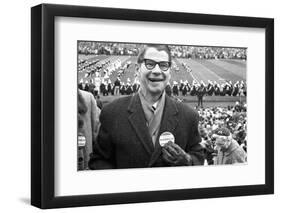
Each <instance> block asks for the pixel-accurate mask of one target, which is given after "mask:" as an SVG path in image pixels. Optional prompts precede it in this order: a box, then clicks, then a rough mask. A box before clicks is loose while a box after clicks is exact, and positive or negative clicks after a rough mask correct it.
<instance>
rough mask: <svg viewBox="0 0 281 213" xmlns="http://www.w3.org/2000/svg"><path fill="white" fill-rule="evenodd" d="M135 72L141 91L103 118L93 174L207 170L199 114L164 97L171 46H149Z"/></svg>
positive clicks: (118, 103)
mask: <svg viewBox="0 0 281 213" xmlns="http://www.w3.org/2000/svg"><path fill="white" fill-rule="evenodd" d="M136 68H137V73H138V78H139V81H140V89H139V91H138V92H137V93H136V94H134V95H132V96H127V97H122V98H119V99H117V100H114V101H113V102H111V103H110V104H108V105H106V106H105V107H104V108H103V110H102V112H101V115H100V122H101V127H100V131H99V135H98V140H97V142H96V143H95V144H94V147H93V154H92V159H91V162H90V163H89V166H90V168H92V169H113V168H144V167H163V166H190V165H201V164H203V162H204V154H203V149H202V146H201V145H200V141H201V137H200V135H199V133H198V113H197V112H195V111H194V110H193V109H191V108H189V107H188V106H187V105H185V104H183V103H180V102H177V101H175V100H172V99H171V98H169V97H168V96H167V95H166V94H165V87H166V85H167V84H168V82H169V80H170V78H171V73H170V68H171V53H170V50H169V48H168V46H167V45H147V46H145V47H144V49H143V50H142V51H141V52H140V55H139V56H138V59H137V66H136ZM164 142H165V143H164ZM166 142H167V143H166ZM160 143H161V145H163V147H162V146H161V145H160Z"/></svg>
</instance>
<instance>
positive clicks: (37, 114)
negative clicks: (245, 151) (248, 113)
mask: <svg viewBox="0 0 281 213" xmlns="http://www.w3.org/2000/svg"><path fill="white" fill-rule="evenodd" d="M59 16H62V17H80V18H101V19H110V20H132V21H146V22H152V21H153V22H166V23H182V24H198V25H216V26H237V27H250V28H263V29H265V45H266V47H265V79H264V80H265V90H266V91H265V115H266V118H265V122H266V123H265V127H266V128H265V161H266V162H265V184H262V185H247V186H231V187H215V188H199V189H179V190H164V191H145V192H130V193H111V194H95V195H73V196H61V197H56V196H55V195H54V189H55V181H54V178H55V171H54V163H55V161H54V157H55V156H54V153H55V150H54V149H55V145H54V141H55V138H54V131H55V129H54V128H55V125H54V122H55V99H54V96H55V85H54V82H55V81H54V80H55V68H54V66H55V63H54V60H55V54H54V51H55V44H54V39H55V38H54V33H55V32H54V20H55V17H59ZM272 193H274V20H273V19H270V18H256V17H239V16H222V15H208V14H193V13H179V12H164V11H145V10H131V9H113V8H102V7H86V6H66V5H53V4H41V5H38V6H35V7H32V8H31V204H32V205H34V206H37V207H39V208H43V209H46V208H61V207H76V206H90V205H105V204H121V203H138V202H154V201H169V200H183V199H198V198H217V197H229V196H246V195H260V194H272Z"/></svg>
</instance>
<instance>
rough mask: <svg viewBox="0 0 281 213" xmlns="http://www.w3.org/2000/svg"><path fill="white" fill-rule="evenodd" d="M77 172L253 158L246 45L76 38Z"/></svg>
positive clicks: (230, 162) (240, 161)
mask: <svg viewBox="0 0 281 213" xmlns="http://www.w3.org/2000/svg"><path fill="white" fill-rule="evenodd" d="M77 87H78V92H77V94H78V97H77V109H78V112H77V127H78V128H77V129H78V130H77V136H78V139H77V170H78V171H82V170H97V169H126V168H148V167H171V166H216V165H237V164H240V165H241V166H243V165H245V164H247V47H230V46H229V47H228V46H208V45H206V46H199V45H196V44H183V45H173V44H155V43H145V44H144V43H120V42H114V41H84V40H78V41H77Z"/></svg>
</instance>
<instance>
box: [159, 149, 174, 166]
mask: <svg viewBox="0 0 281 213" xmlns="http://www.w3.org/2000/svg"><path fill="white" fill-rule="evenodd" d="M162 153H163V158H164V159H165V160H166V161H168V162H169V163H173V162H174V161H175V158H174V157H173V156H172V155H171V154H170V153H169V152H168V151H167V150H166V149H162Z"/></svg>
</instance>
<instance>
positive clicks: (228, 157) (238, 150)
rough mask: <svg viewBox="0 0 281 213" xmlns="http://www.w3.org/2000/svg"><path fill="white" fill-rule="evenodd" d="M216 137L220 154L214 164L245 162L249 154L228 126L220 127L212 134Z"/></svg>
mask: <svg viewBox="0 0 281 213" xmlns="http://www.w3.org/2000/svg"><path fill="white" fill-rule="evenodd" d="M212 137H213V138H215V140H216V141H215V144H216V146H217V150H218V154H217V157H216V158H215V161H214V164H217V165H218V164H235V163H245V162H246V161H247V154H246V152H245V151H244V150H243V148H242V147H240V146H239V144H238V143H237V141H235V140H234V139H233V138H232V135H231V133H230V131H229V130H228V129H227V128H218V129H216V130H215V131H214V134H213V136H212Z"/></svg>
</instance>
